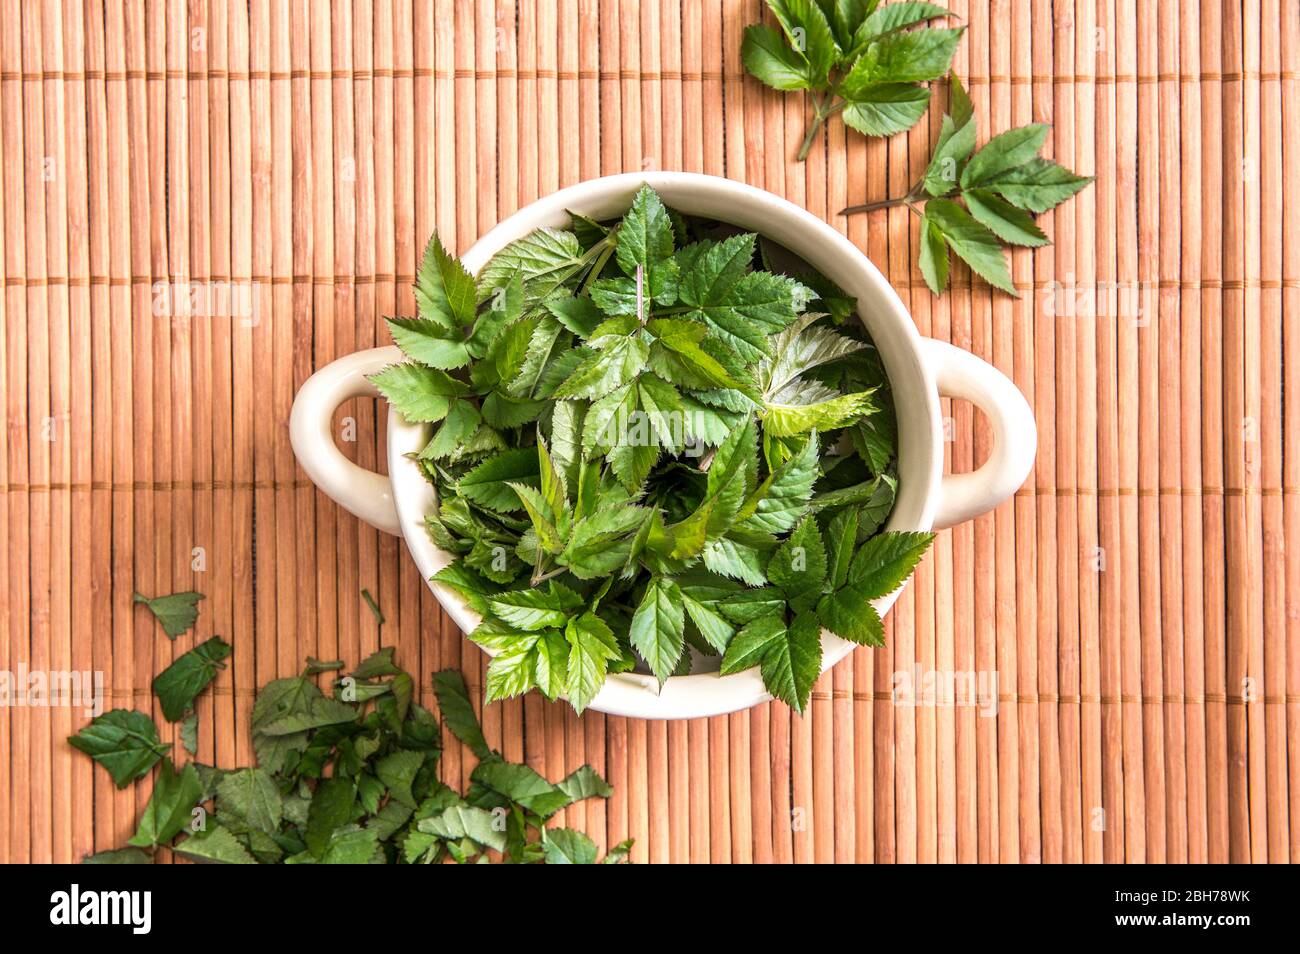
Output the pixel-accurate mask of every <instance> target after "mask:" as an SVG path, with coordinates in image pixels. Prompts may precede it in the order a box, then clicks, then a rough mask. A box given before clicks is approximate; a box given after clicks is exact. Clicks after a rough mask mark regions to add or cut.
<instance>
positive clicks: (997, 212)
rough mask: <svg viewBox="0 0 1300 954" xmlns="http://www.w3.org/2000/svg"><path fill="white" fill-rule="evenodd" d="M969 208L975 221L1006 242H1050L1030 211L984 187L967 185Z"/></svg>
mask: <svg viewBox="0 0 1300 954" xmlns="http://www.w3.org/2000/svg"><path fill="white" fill-rule="evenodd" d="M962 198H964V199H965V200H966V208H967V209H969V210H970V214H971V215H972V216H973V217H974V218H975V221H977V222H979V223H980V225H982V226H984V227H985V228H987V229H988V230H989V231H990V232H992V233H993V234H994V235H996V236H997V237H998V238H1000V239H1001V240H1002V241H1004V242H1008V243H1010V244H1012V245H1024V246H1027V247H1029V248H1037V247H1039V246H1042V245H1047V244H1049V242H1048V239H1047V236H1046V235H1044V234H1043V230H1042V229H1040V228H1039V227H1038V226H1037V225H1035V224H1034V220H1033V219H1032V218H1030V216H1029V214H1028V213H1027V212H1023V211H1022V210H1020V209H1017V208H1016V207H1015V206H1014V205H1012V204H1011V203H1010V202H1007V201H1006V200H1004V199H1001V198H999V197H998V196H997V195H995V194H994V193H992V192H990V191H987V190H985V189H968V190H966V191H965V192H963V193H962Z"/></svg>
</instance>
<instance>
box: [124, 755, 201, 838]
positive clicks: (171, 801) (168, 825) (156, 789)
mask: <svg viewBox="0 0 1300 954" xmlns="http://www.w3.org/2000/svg"><path fill="white" fill-rule="evenodd" d="M201 792H202V785H201V784H200V783H199V776H198V773H196V772H195V770H194V766H193V765H186V766H185V767H184V768H183V769H181V771H180V772H177V771H176V769H175V767H174V766H173V765H172V763H171V759H166V758H165V759H163V760H162V769H161V770H160V771H159V772H158V779H157V780H156V781H155V782H154V786H153V794H151V795H150V796H149V804H148V805H146V806H145V808H144V814H143V815H141V816H140V824H139V826H138V827H137V828H136V832H135V834H134V835H133V836H132V837H131V840H130V841H128V842H127V844H128V845H134V846H135V847H137V848H152V847H154V846H155V845H163V844H166V843H167V842H169V841H171V840H172V839H173V838H175V837H176V836H177V835H179V834H180V833H181V830H182V829H183V828H185V826H186V823H188V822H189V820H190V813H191V812H192V811H193V809H194V806H195V805H197V804H198V802H199V795H200V794H201Z"/></svg>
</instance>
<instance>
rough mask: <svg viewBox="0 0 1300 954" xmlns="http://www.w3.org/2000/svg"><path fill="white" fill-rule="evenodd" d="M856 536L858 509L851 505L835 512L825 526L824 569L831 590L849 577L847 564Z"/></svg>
mask: <svg viewBox="0 0 1300 954" xmlns="http://www.w3.org/2000/svg"><path fill="white" fill-rule="evenodd" d="M857 538H858V511H857V510H856V509H855V508H853V507H849V508H848V509H845V510H842V511H840V512H839V513H838V514H836V515H835V517H833V518H832V519H831V522H830V526H828V527H827V528H826V550H827V553H826V563H827V567H826V570H827V573H828V574H829V576H828V582H829V583H830V588H831V589H832V590H837V589H839V588H840V587H841V586H843V585H844V583H845V581H846V580H847V579H848V578H849V566H850V564H851V563H852V562H853V547H854V544H855V543H856V542H857Z"/></svg>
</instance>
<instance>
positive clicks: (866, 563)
mask: <svg viewBox="0 0 1300 954" xmlns="http://www.w3.org/2000/svg"><path fill="white" fill-rule="evenodd" d="M933 541H934V534H933V533H922V532H912V533H898V532H891V533H882V534H879V535H878V536H875V537H872V538H871V539H870V540H868V541H867V542H866V543H864V544H863V545H862V547H861V548H860V549H859V550H858V552H857V553H856V554H855V555H854V557H853V564H852V566H851V567H850V569H849V582H850V583H852V584H853V585H855V586H858V587H860V588H861V589H862V590H863V592H865V593H866V594H867V595H868V596H869V597H870V598H872V599H876V598H878V597H882V596H887V595H888V594H890V593H892V592H894V590H896V589H898V587H899V586H900V585H901V584H902V582H903V581H904V580H905V579H907V577H908V575H909V574H910V573H911V572H912V570H913V569H914V568H915V567H916V564H917V563H919V562H920V560H921V557H922V556H924V555H925V551H926V550H928V549H929V548H930V544H931V543H932V542H933Z"/></svg>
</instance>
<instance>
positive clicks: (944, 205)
mask: <svg viewBox="0 0 1300 954" xmlns="http://www.w3.org/2000/svg"><path fill="white" fill-rule="evenodd" d="M925 217H926V218H927V219H929V220H930V221H931V222H932V223H933V224H934V226H935V227H936V228H938V229H939V231H940V233H941V234H942V235H943V237H944V238H945V239H946V240H947V241H948V245H949V247H951V248H952V250H953V251H954V252H956V253H957V256H958V257H959V258H960V259H962V261H964V262H965V263H966V264H967V265H969V266H970V268H971V271H973V272H974V273H975V274H976V275H979V276H980V277H982V278H983V279H985V280H986V281H987V282H988V283H989V284H990V285H993V286H994V287H996V288H1000V289H1002V290H1003V291H1005V292H1006V293H1007V294H1009V295H1012V296H1015V297H1019V295H1018V294H1017V292H1016V287H1015V285H1014V284H1012V282H1011V271H1010V269H1009V268H1008V267H1007V260H1006V256H1005V255H1003V253H1002V245H1001V244H1000V243H999V242H998V238H997V236H996V235H994V234H993V233H992V232H990V231H989V230H988V229H986V228H985V227H984V226H982V225H980V224H979V223H978V222H976V221H975V219H973V218H972V217H971V214H970V213H969V212H967V211H966V210H965V209H963V208H962V207H961V206H960V205H958V204H957V203H956V202H953V201H952V200H951V199H931V200H930V201H929V202H927V203H926V205H925Z"/></svg>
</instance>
